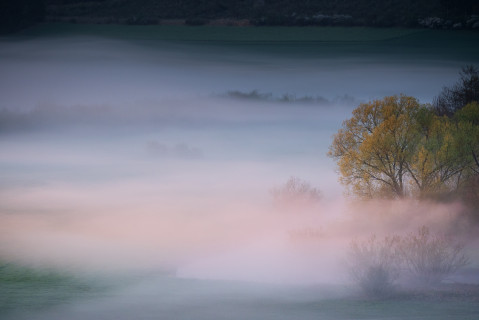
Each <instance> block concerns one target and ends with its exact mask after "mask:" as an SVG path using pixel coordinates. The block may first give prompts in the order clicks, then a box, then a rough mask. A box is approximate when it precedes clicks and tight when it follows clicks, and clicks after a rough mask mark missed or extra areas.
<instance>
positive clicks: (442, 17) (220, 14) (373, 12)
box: [0, 0, 479, 33]
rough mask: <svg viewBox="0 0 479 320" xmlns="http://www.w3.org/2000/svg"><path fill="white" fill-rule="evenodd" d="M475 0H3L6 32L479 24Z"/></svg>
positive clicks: (0, 12)
mask: <svg viewBox="0 0 479 320" xmlns="http://www.w3.org/2000/svg"><path fill="white" fill-rule="evenodd" d="M478 14H479V2H478V1H475V0H456V1H450V0H423V1H414V0H381V1H380V0H316V1H313V0H295V1H293V0H275V1H271V0H163V1H158V0H4V1H2V2H1V3H0V15H1V16H0V20H1V29H0V30H1V32H3V33H6V32H12V31H15V30H18V29H21V28H24V27H27V26H29V25H32V24H35V23H37V22H40V21H45V20H46V21H61V22H78V23H120V24H172V23H174V24H189V25H202V24H220V25H278V26H307V25H320V26H321V25H328V26H329V25H333V26H334V25H342V26H372V27H397V26H399V27H429V28H448V29H451V28H455V29H464V28H467V29H478V28H479V18H478V17H477V15H478Z"/></svg>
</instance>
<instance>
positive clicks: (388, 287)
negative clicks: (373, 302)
mask: <svg viewBox="0 0 479 320" xmlns="http://www.w3.org/2000/svg"><path fill="white" fill-rule="evenodd" d="M400 243H401V239H400V238H399V237H397V236H393V237H385V238H384V239H382V240H378V239H377V238H376V236H372V237H370V238H369V239H367V240H366V241H357V240H355V241H352V242H351V245H350V251H349V259H348V268H349V273H350V276H351V278H352V280H353V281H354V282H355V283H356V284H357V285H358V286H359V288H360V289H361V290H362V291H363V293H364V294H366V295H367V296H370V297H387V296H389V295H391V294H392V293H393V292H394V291H395V289H396V281H397V279H398V278H399V275H400V266H401V254H400V253H401V252H400V250H399V244H400Z"/></svg>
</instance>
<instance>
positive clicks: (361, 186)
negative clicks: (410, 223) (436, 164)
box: [328, 95, 421, 197]
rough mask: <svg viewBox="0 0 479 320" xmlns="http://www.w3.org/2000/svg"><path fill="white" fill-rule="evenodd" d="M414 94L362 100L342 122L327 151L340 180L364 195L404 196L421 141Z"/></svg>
mask: <svg viewBox="0 0 479 320" xmlns="http://www.w3.org/2000/svg"><path fill="white" fill-rule="evenodd" d="M420 108H421V106H420V104H419V103H418V101H417V100H416V99H415V98H412V97H407V96H404V95H401V96H392V97H385V98H384V99H382V100H375V101H372V102H370V103H363V104H360V105H359V107H358V108H356V109H355V110H354V111H353V117H352V118H351V119H349V120H346V121H344V122H343V126H342V128H341V129H340V130H339V131H338V133H337V134H336V135H335V136H334V140H333V143H332V145H331V146H330V150H329V153H328V155H329V156H331V157H333V158H334V159H336V160H337V163H338V167H339V172H340V174H341V178H340V181H341V182H342V183H343V184H345V185H347V186H348V187H350V189H351V191H352V192H353V193H354V194H356V195H359V196H361V197H373V196H377V195H379V196H385V197H404V196H405V195H406V193H407V190H406V176H407V173H408V166H409V164H410V163H411V160H412V157H413V154H414V152H415V150H416V149H417V145H418V144H419V142H420V137H418V135H417V121H416V118H417V117H416V115H417V113H418V112H419V110H420Z"/></svg>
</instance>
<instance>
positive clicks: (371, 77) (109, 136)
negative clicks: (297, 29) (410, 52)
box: [0, 38, 467, 284]
mask: <svg viewBox="0 0 479 320" xmlns="http://www.w3.org/2000/svg"><path fill="white" fill-rule="evenodd" d="M236 49H238V48H236ZM236 49H235V48H234V47H231V48H230V47H228V46H214V45H199V44H196V45H195V44H178V43H176V44H174V43H167V42H165V43H155V44H154V45H152V44H151V43H143V44H142V43H135V44H132V43H127V42H122V41H113V40H106V39H101V38H73V39H58V38H52V39H46V40H18V41H3V42H2V43H1V46H0V74H1V77H0V97H1V98H0V108H1V111H0V149H1V150H2V152H1V153H0V177H1V180H0V257H2V259H6V260H11V261H18V262H20V263H25V264H31V265H41V266H45V265H46V266H57V267H61V268H69V269H73V270H75V269H79V270H104V271H125V270H170V271H171V272H172V273H173V274H175V275H177V276H180V277H186V278H200V279H205V278H208V279H227V280H247V281H263V282H264V281H265V282H273V283H309V284H310V283H324V282H332V283H338V282H344V281H346V280H345V277H346V272H345V271H344V269H343V267H344V263H343V262H344V261H343V259H344V253H345V249H346V248H347V246H348V244H349V242H350V240H351V239H353V238H356V237H357V238H361V237H367V236H369V235H370V234H371V233H376V234H378V235H382V234H389V233H391V232H395V233H406V232H410V231H413V230H415V229H416V228H417V227H419V226H420V225H423V224H427V225H428V226H429V227H430V228H431V229H433V230H440V231H444V232H450V231H451V225H452V224H451V221H453V220H454V218H455V214H456V213H457V212H458V211H459V209H460V205H459V204H448V205H445V204H442V205H440V204H430V203H417V202H415V201H406V202H393V203H385V202H379V203H378V202H376V203H370V204H362V203H351V202H348V201H346V200H345V199H344V198H343V195H342V192H343V189H342V187H341V186H340V185H339V184H338V182H337V174H336V172H335V165H334V163H333V161H332V160H331V159H329V158H327V156H326V153H327V151H328V146H329V144H330V143H331V136H332V135H333V134H334V133H335V132H336V131H337V130H338V128H339V127H340V125H341V122H342V121H343V120H345V119H347V118H348V117H349V116H350V113H351V111H352V109H353V108H355V107H356V106H357V105H358V103H360V102H365V101H369V100H370V99H375V98H382V97H383V96H385V95H393V94H399V93H404V94H407V95H413V96H416V97H418V98H419V99H420V101H421V102H423V103H427V102H430V101H431V100H432V97H433V96H434V95H436V94H437V93H438V92H439V91H440V89H441V87H442V86H443V85H449V84H451V83H453V82H454V81H455V80H456V78H457V72H458V70H459V69H460V67H461V66H462V65H463V64H464V63H465V61H451V60H447V61H446V60H444V61H443V60H434V59H432V60H426V59H419V60H418V59H416V58H417V57H414V56H407V55H406V56H404V57H402V56H400V55H396V56H394V57H389V56H386V55H384V56H381V55H379V54H374V55H364V54H363V55H358V56H357V57H355V56H354V54H351V53H348V54H339V53H341V52H339V51H338V54H337V55H335V54H329V55H328V54H325V55H315V54H308V53H307V52H301V51H298V52H296V55H287V54H284V55H283V54H280V53H277V54H274V55H272V54H266V53H263V52H262V51H261V50H259V49H257V50H254V49H244V48H243V49H241V50H239V49H238V50H236ZM466 62H467V61H466ZM291 176H297V177H300V178H302V179H304V180H307V181H309V182H310V183H311V184H312V185H314V186H315V187H317V188H319V189H320V191H321V194H322V198H321V200H320V202H319V203H317V204H315V205H313V206H309V207H304V206H298V207H294V206H289V207H281V206H279V205H278V204H275V202H274V201H273V197H272V196H271V192H270V191H271V189H272V188H274V187H278V186H281V185H282V184H284V183H285V182H286V181H287V179H288V178H289V177H291ZM453 226H454V228H459V229H454V232H457V230H461V229H460V228H461V226H460V224H459V225H458V224H454V225H453Z"/></svg>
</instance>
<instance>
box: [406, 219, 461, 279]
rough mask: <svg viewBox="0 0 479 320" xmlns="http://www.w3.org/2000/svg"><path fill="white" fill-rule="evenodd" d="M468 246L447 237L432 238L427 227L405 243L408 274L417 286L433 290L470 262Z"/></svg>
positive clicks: (409, 236) (434, 236) (420, 229)
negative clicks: (466, 252) (465, 250)
mask: <svg viewBox="0 0 479 320" xmlns="http://www.w3.org/2000/svg"><path fill="white" fill-rule="evenodd" d="M463 249H464V246H463V245H462V244H460V243H457V242H455V241H454V240H453V239H451V238H449V237H446V236H443V235H431V234H430V232H429V229H428V228H427V227H425V226H423V227H421V228H419V230H418V232H417V233H416V234H409V235H408V236H406V237H404V238H403V239H402V240H401V245H400V251H401V256H402V260H403V263H404V265H405V269H406V273H407V275H408V276H409V277H410V278H412V280H413V281H414V283H415V284H419V285H420V286H426V287H431V286H435V285H438V284H440V283H441V282H442V281H443V280H445V279H447V277H448V276H450V275H451V274H453V273H454V272H456V271H457V270H458V269H460V268H462V267H464V266H465V265H467V264H468V263H469V259H468V258H467V257H466V256H465V254H464V253H463Z"/></svg>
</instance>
